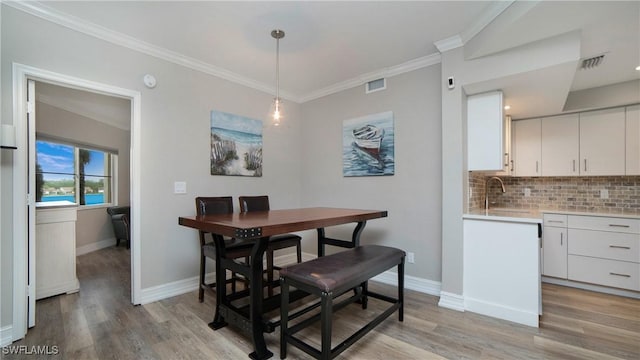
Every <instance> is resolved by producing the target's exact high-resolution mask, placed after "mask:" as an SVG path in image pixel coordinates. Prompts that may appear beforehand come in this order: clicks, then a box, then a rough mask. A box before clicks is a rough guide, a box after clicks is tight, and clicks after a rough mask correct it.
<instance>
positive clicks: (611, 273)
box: [609, 272, 631, 278]
mask: <svg viewBox="0 0 640 360" xmlns="http://www.w3.org/2000/svg"><path fill="white" fill-rule="evenodd" d="M609 275H614V276H622V277H626V278H630V277H631V275H627V274H618V273H614V272H610V273H609Z"/></svg>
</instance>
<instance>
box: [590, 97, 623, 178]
mask: <svg viewBox="0 0 640 360" xmlns="http://www.w3.org/2000/svg"><path fill="white" fill-rule="evenodd" d="M580 174H581V175H586V176H596V175H624V174H625V109H624V108H614V109H606V110H599V111H589V112H583V113H580Z"/></svg>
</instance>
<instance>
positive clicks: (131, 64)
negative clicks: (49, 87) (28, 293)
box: [0, 7, 302, 327]
mask: <svg viewBox="0 0 640 360" xmlns="http://www.w3.org/2000/svg"><path fill="white" fill-rule="evenodd" d="M1 25H2V31H1V34H2V42H1V44H2V54H1V55H2V72H1V74H2V76H1V79H2V83H1V84H2V112H1V114H2V118H3V119H12V117H13V114H12V105H11V104H12V84H11V79H12V74H11V67H12V63H13V62H18V63H21V64H25V65H29V66H33V67H36V68H40V69H45V70H49V71H53V72H57V73H61V74H66V75H70V76H73V77H77V78H82V79H87V80H91V81H95V82H99V83H103V84H109V85H113V86H117V87H120V88H125V89H132V90H136V91H140V92H141V94H142V99H141V104H142V124H141V134H140V135H141V143H140V144H138V145H139V146H140V152H141V156H142V169H139V170H140V172H141V201H140V203H139V204H132V206H134V207H138V208H139V209H140V214H141V216H140V217H141V218H140V219H139V220H138V222H137V225H138V226H139V227H140V230H141V234H142V236H141V249H140V251H141V258H142V264H141V269H142V274H141V281H142V284H141V285H142V288H143V289H145V288H150V287H153V286H156V285H160V284H166V283H169V282H172V281H177V280H183V279H187V278H190V277H194V276H196V275H197V272H198V265H197V264H198V246H197V244H198V240H197V235H196V232H195V230H192V229H188V228H184V227H181V226H179V225H178V216H180V215H189V214H194V213H195V209H194V200H193V199H194V197H196V196H198V195H211V196H215V195H233V196H234V197H237V196H238V195H244V194H269V195H270V197H271V199H272V200H271V201H272V207H273V208H275V209H277V208H292V207H298V206H299V205H300V197H299V194H300V162H301V155H300V152H299V151H298V149H300V148H301V146H302V143H301V139H300V136H299V135H300V107H299V106H298V105H296V104H291V103H288V102H286V103H285V105H286V106H287V114H288V117H287V119H286V126H283V127H281V128H277V129H272V128H265V130H264V133H263V143H264V145H263V152H264V164H263V167H264V175H263V176H262V177H261V178H247V177H223V176H211V175H210V173H209V171H210V170H209V146H210V144H209V142H210V137H209V133H210V130H209V127H210V116H209V113H210V111H211V110H212V109H216V110H221V111H226V112H230V113H235V114H239V115H243V116H247V117H251V118H255V119H265V120H266V115H267V112H268V109H269V106H270V102H271V100H272V95H269V94H266V93H262V92H260V91H256V90H253V89H249V88H246V87H244V86H241V85H237V84H234V83H231V82H228V81H225V80H221V79H219V78H215V77H213V76H210V75H206V74H203V73H200V72H196V71H193V70H189V69H187V68H184V67H181V66H177V65H174V64H171V63H168V62H166V61H163V60H159V59H157V58H153V57H150V56H147V55H144V54H141V53H138V52H135V51H133V50H129V49H126V48H123V47H120V46H116V45H113V44H111V43H107V42H105V41H102V40H97V39H95V38H92V37H90V36H87V35H84V34H80V33H77V32H74V31H71V30H69V29H67V28H64V27H61V26H58V25H54V24H51V23H49V22H46V21H44V20H41V19H39V18H36V17H33V16H31V15H28V14H25V13H22V12H20V11H17V10H15V9H13V8H9V7H3V8H2V24H1ZM146 73H151V74H154V75H155V76H156V78H157V79H158V85H157V87H156V88H155V89H152V90H150V89H147V88H145V87H144V85H143V83H142V76H143V75H144V74H146ZM3 121H4V120H3ZM132 146H135V144H132ZM2 155H3V159H2V174H0V175H1V176H2V194H1V197H2V204H1V206H2V219H1V221H2V223H1V225H2V232H1V235H2V238H1V245H2V284H1V286H0V288H1V289H0V290H1V292H2V294H1V297H2V299H1V300H2V309H1V312H0V313H1V314H2V322H1V323H0V327H1V326H4V325H8V324H11V322H12V314H11V312H12V310H11V309H12V286H13V284H12V281H11V279H12V271H11V269H12V266H13V261H12V259H11V255H10V254H11V253H12V251H13V247H12V241H13V236H12V232H11V224H12V221H13V216H12V211H13V210H12V206H13V204H12V201H11V199H12V186H13V183H12V181H13V180H12V176H13V173H12V169H11V161H5V154H2ZM16 161H26V160H25V159H17V160H16ZM174 181H186V182H187V194H185V195H174V194H173V183H174Z"/></svg>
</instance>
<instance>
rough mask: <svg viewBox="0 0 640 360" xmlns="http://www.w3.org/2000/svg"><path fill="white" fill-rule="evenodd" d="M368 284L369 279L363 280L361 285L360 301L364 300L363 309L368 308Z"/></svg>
mask: <svg viewBox="0 0 640 360" xmlns="http://www.w3.org/2000/svg"><path fill="white" fill-rule="evenodd" d="M368 284H369V282H368V281H365V282H363V283H362V284H361V286H362V298H361V299H362V300H360V301H361V302H362V309H363V310H366V309H367V301H368V300H369V299H368V298H367V294H368V291H369V285H368Z"/></svg>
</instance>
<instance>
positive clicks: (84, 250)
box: [76, 238, 126, 256]
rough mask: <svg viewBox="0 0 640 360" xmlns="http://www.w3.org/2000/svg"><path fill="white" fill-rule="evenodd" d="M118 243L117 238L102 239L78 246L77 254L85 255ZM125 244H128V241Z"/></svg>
mask: <svg viewBox="0 0 640 360" xmlns="http://www.w3.org/2000/svg"><path fill="white" fill-rule="evenodd" d="M116 243H117V241H116V238H111V239H106V240H100V241H98V242H94V243H91V244H87V245H82V246H78V247H77V248H76V256H80V255H85V254H88V253H91V252H94V251H98V250H101V249H104V248H108V247H111V246H115V245H116ZM124 246H126V242H125V245H124Z"/></svg>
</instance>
